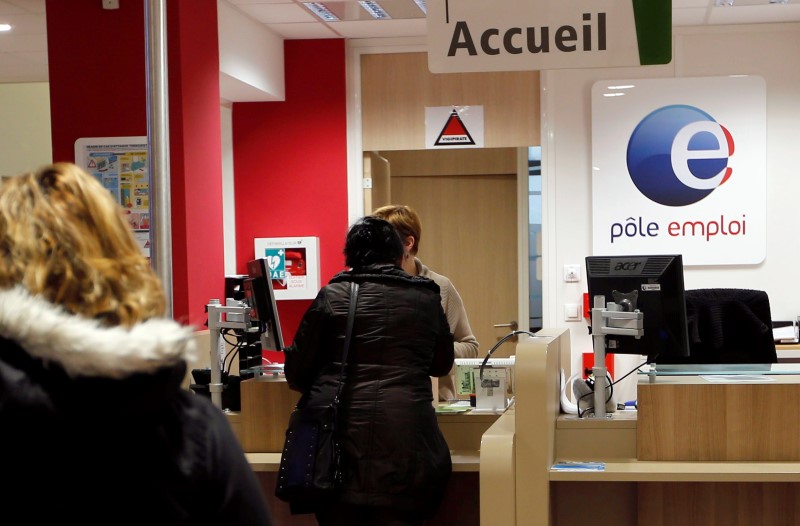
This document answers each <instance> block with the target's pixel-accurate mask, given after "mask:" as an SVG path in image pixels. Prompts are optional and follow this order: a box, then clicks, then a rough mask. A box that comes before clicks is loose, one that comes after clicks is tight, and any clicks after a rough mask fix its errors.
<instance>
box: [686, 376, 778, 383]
mask: <svg viewBox="0 0 800 526" xmlns="http://www.w3.org/2000/svg"><path fill="white" fill-rule="evenodd" d="M700 378H702V379H704V380H706V381H707V382H717V383H726V384H730V383H748V382H774V381H775V378H772V377H771V376H766V375H763V374H704V375H701V376H700Z"/></svg>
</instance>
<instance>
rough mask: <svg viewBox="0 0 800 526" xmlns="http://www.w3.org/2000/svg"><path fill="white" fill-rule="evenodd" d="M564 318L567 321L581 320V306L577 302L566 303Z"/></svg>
mask: <svg viewBox="0 0 800 526" xmlns="http://www.w3.org/2000/svg"><path fill="white" fill-rule="evenodd" d="M564 320H566V321H580V320H581V308H580V305H578V304H577V303H567V304H565V305H564Z"/></svg>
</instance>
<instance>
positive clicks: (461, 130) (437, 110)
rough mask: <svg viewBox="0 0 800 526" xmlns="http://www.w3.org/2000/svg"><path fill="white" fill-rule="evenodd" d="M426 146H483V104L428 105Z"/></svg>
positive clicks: (439, 147) (426, 111)
mask: <svg viewBox="0 0 800 526" xmlns="http://www.w3.org/2000/svg"><path fill="white" fill-rule="evenodd" d="M425 148H427V149H434V150H436V149H442V148H483V106H432V107H426V108H425Z"/></svg>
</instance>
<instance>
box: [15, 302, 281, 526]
mask: <svg viewBox="0 0 800 526" xmlns="http://www.w3.org/2000/svg"><path fill="white" fill-rule="evenodd" d="M193 340H194V337H193V334H192V331H191V329H190V328H188V327H182V326H180V325H178V324H177V323H175V322H174V321H172V320H166V319H160V320H158V319H153V320H149V321H147V322H144V323H141V324H138V325H136V326H134V327H132V328H130V329H125V328H122V327H104V326H101V325H99V324H98V323H96V322H95V321H93V320H89V319H85V318H81V317H80V316H75V315H72V314H69V313H67V312H66V311H64V310H62V309H61V308H59V307H57V306H55V305H53V304H51V303H49V302H47V301H45V300H44V299H42V298H39V297H34V296H31V295H29V294H28V293H27V292H25V291H24V290H23V289H21V288H16V289H11V290H5V291H0V471H2V474H3V478H4V480H5V484H4V486H5V489H4V490H3V491H2V492H0V505H1V506H2V507H3V509H4V510H6V515H7V517H6V518H5V519H3V523H4V524H9V525H11V524H31V523H38V522H52V523H64V524H85V525H94V524H120V525H127V524H131V525H133V524H137V525H139V524H170V525H182V524H183V525H187V526H188V525H192V526H196V525H204V524H207V525H209V526H211V525H221V524H230V525H242V524H252V525H259V526H264V525H269V524H272V519H271V517H270V513H269V511H268V509H267V506H266V503H265V500H264V496H263V493H262V491H261V488H260V485H259V484H258V481H257V479H256V478H255V475H254V474H253V472H252V470H251V468H250V466H249V465H248V463H247V461H246V459H245V457H244V454H243V452H242V449H241V447H240V446H239V443H238V441H237V440H236V437H235V436H234V434H233V432H232V431H231V429H230V426H229V424H228V422H227V421H226V419H225V416H224V415H223V414H222V412H221V411H220V410H219V409H218V408H216V407H214V406H213V405H211V403H210V402H209V401H208V400H207V399H205V398H203V397H201V396H197V395H194V394H192V393H191V392H189V391H186V390H184V389H182V388H181V382H182V380H183V377H184V373H185V371H186V364H185V361H184V358H185V354H186V353H188V352H191V349H192V348H193V346H194V341H193ZM9 510H16V511H15V513H14V514H15V515H16V516H17V518H18V519H17V521H18V522H15V521H14V520H12V519H10V518H8V517H10V515H8V513H10V512H9Z"/></svg>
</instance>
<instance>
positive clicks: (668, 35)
mask: <svg viewBox="0 0 800 526" xmlns="http://www.w3.org/2000/svg"><path fill="white" fill-rule="evenodd" d="M631 2H633V19H634V22H635V23H636V40H637V41H638V43H639V64H641V65H642V66H648V65H651V64H669V63H670V62H671V61H672V0H631Z"/></svg>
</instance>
